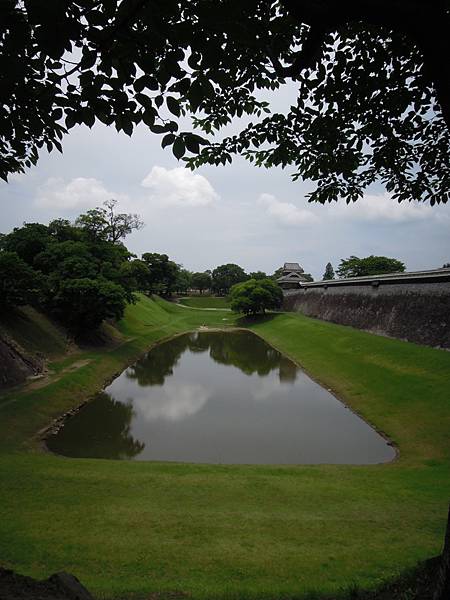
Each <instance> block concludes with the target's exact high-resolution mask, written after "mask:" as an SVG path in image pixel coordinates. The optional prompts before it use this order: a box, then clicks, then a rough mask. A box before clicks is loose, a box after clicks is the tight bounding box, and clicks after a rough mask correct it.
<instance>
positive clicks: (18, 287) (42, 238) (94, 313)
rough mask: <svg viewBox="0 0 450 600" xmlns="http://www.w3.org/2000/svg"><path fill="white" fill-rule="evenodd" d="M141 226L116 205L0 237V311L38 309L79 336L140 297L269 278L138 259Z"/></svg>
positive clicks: (235, 268) (234, 268) (222, 290)
mask: <svg viewBox="0 0 450 600" xmlns="http://www.w3.org/2000/svg"><path fill="white" fill-rule="evenodd" d="M142 226H143V223H142V222H141V220H140V219H139V216H138V215H135V214H125V213H118V212H117V211H116V201H115V200H110V201H107V202H105V203H104V205H103V206H102V207H97V208H94V209H91V210H89V211H87V212H86V213H84V214H81V215H80V216H79V217H78V218H77V219H76V220H75V221H74V222H73V223H72V222H70V221H68V220H66V219H55V220H54V221H52V222H50V223H49V224H48V225H44V224H42V223H24V225H23V226H22V227H16V228H14V230H13V231H12V232H10V233H8V234H0V309H1V310H3V311H5V310H8V309H9V310H11V309H14V308H15V307H18V306H22V305H25V304H29V305H32V306H35V307H37V308H39V309H41V310H43V311H44V312H46V313H47V314H50V315H51V316H53V317H54V318H55V319H57V320H58V321H59V322H61V323H62V324H63V325H64V326H66V327H67V328H68V329H69V331H71V332H72V333H73V334H74V335H75V336H77V335H81V334H83V333H84V332H86V331H91V330H95V329H96V328H97V327H98V326H99V325H100V323H101V322H102V321H103V320H105V319H120V318H121V317H122V316H123V314H124V310H125V307H126V305H127V303H132V302H135V292H144V293H147V294H160V295H163V296H170V295H172V294H173V293H186V292H187V291H188V290H189V289H195V290H198V291H199V292H200V293H203V292H204V291H205V290H210V291H211V292H213V293H215V294H219V295H227V294H228V293H229V291H230V288H231V287H232V286H233V285H235V284H237V283H240V282H243V281H248V280H252V279H254V280H262V279H265V278H266V277H267V276H266V274H265V273H263V272H262V271H257V272H254V273H246V272H245V271H244V269H243V268H242V267H240V266H239V265H236V264H233V263H228V264H224V265H220V266H218V267H216V268H215V269H214V270H212V271H205V272H197V273H195V272H191V271H188V270H187V269H185V268H183V266H182V265H180V264H177V263H175V262H174V261H172V260H170V258H169V257H168V256H167V254H159V253H156V252H145V253H143V254H142V256H141V257H140V258H138V257H137V256H136V255H135V254H133V253H131V252H130V251H129V250H128V249H127V248H126V246H125V245H124V243H123V239H124V238H125V237H126V236H127V235H128V234H129V233H131V232H132V231H133V230H136V229H140V228H141V227H142Z"/></svg>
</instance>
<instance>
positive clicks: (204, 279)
mask: <svg viewBox="0 0 450 600" xmlns="http://www.w3.org/2000/svg"><path fill="white" fill-rule="evenodd" d="M191 285H192V287H193V288H194V289H195V290H198V291H199V292H200V294H203V292H204V290H209V289H210V288H211V285H212V279H211V274H210V273H206V272H204V273H193V274H192V279H191Z"/></svg>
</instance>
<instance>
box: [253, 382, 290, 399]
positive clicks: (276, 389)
mask: <svg viewBox="0 0 450 600" xmlns="http://www.w3.org/2000/svg"><path fill="white" fill-rule="evenodd" d="M282 391H283V386H281V385H280V382H279V381H278V379H276V378H275V377H270V378H268V377H266V378H264V379H257V380H256V381H255V382H254V383H253V389H252V392H251V394H252V398H253V399H254V400H261V401H265V400H273V399H274V397H276V395H277V394H278V395H279V394H280V392H282Z"/></svg>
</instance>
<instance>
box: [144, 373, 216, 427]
mask: <svg viewBox="0 0 450 600" xmlns="http://www.w3.org/2000/svg"><path fill="white" fill-rule="evenodd" d="M211 395H212V394H211V390H209V389H207V388H206V387H204V386H203V385H200V384H199V383H183V384H181V383H176V382H174V381H171V380H168V381H166V382H165V384H164V386H163V387H162V388H152V393H151V395H146V396H142V397H141V396H139V395H138V393H137V394H136V393H135V394H134V395H133V398H134V399H133V404H134V407H135V408H136V409H137V410H138V411H139V413H140V416H142V417H143V418H144V419H145V420H146V421H156V420H158V419H163V420H166V421H180V420H182V419H186V418H187V417H191V416H192V415H195V414H196V413H197V412H199V411H200V410H201V409H202V408H203V407H204V406H205V404H206V403H207V402H208V400H209V399H210V397H211Z"/></svg>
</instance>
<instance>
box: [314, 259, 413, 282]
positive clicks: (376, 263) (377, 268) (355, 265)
mask: <svg viewBox="0 0 450 600" xmlns="http://www.w3.org/2000/svg"><path fill="white" fill-rule="evenodd" d="M404 270H405V264H404V263H402V262H401V261H400V260H397V259H396V258H388V257H387V256H373V255H371V256H367V257H366V258H358V257H357V256H350V257H349V258H343V259H342V260H341V262H340V264H339V267H338V268H337V269H336V273H337V275H338V277H340V278H341V279H347V278H348V277H363V276H364V275H381V274H383V273H403V272H404ZM334 278H335V273H334V269H333V265H332V264H331V263H328V264H327V266H326V267H325V273H324V274H323V277H322V280H325V279H334Z"/></svg>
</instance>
